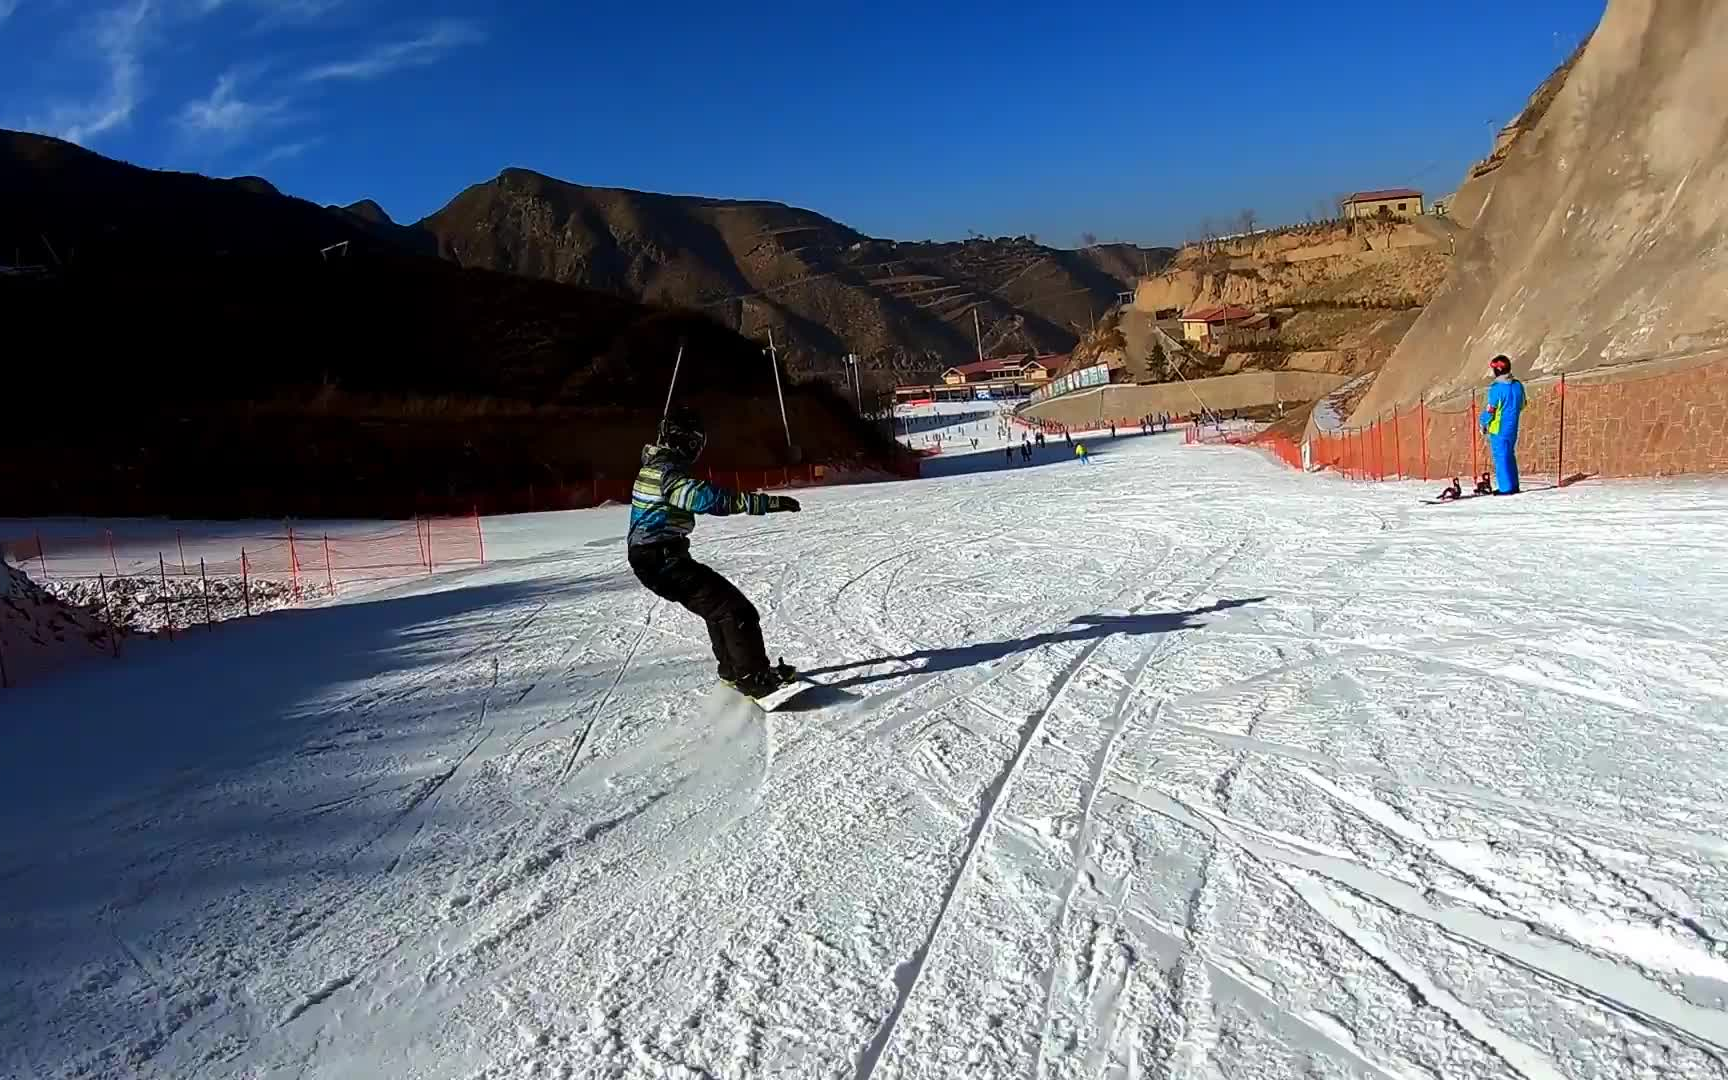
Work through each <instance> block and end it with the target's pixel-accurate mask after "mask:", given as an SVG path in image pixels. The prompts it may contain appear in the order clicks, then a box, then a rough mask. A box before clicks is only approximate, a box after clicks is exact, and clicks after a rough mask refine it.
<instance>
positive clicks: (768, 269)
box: [418, 169, 1170, 372]
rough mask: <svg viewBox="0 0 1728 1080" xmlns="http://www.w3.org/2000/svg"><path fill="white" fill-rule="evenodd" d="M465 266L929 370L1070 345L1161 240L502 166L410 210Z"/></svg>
mask: <svg viewBox="0 0 1728 1080" xmlns="http://www.w3.org/2000/svg"><path fill="white" fill-rule="evenodd" d="M418 227H419V228H420V229H422V230H425V231H426V232H427V233H429V234H431V235H432V236H433V237H435V239H436V245H437V250H438V252H439V253H440V254H442V255H443V256H445V257H446V258H449V259H452V260H454V261H456V262H458V263H460V264H461V265H463V266H470V267H485V268H488V269H493V270H506V271H510V272H513V273H518V274H526V275H529V276H533V277H541V278H549V279H551V280H553V281H559V282H564V283H569V284H579V285H585V286H588V287H590V288H596V289H602V290H606V291H608V292H613V293H617V294H620V295H624V296H629V297H633V298H637V299H642V300H648V301H654V302H664V303H672V304H677V305H680V306H685V307H691V308H696V309H698V310H701V311H705V312H708V313H710V314H711V315H713V316H714V317H715V318H717V319H719V320H720V321H721V322H722V323H724V324H725V325H727V326H730V327H732V328H733V329H735V330H737V331H738V332H739V333H741V334H743V335H745V336H747V337H750V338H753V339H756V340H764V339H766V338H767V336H768V335H769V332H770V331H772V332H773V334H774V336H775V338H776V340H777V341H778V342H780V343H782V344H784V345H786V346H787V347H788V349H789V355H788V361H789V363H790V364H791V365H792V366H793V367H795V368H798V369H803V370H821V371H833V370H835V369H836V368H837V366H838V363H839V358H840V357H841V356H843V355H845V354H846V353H849V352H852V353H857V354H859V355H860V356H862V357H863V358H864V359H865V361H866V363H867V364H868V365H870V366H873V367H883V368H893V369H897V370H900V371H924V372H929V371H934V370H939V369H940V368H942V367H945V366H947V365H949V364H951V363H954V362H957V361H959V360H963V359H965V358H966V357H968V356H969V355H971V354H973V353H974V352H975V351H976V349H977V340H976V338H975V336H974V324H973V313H974V312H976V313H977V316H978V322H979V325H980V327H981V328H982V330H983V334H984V339H985V347H986V349H988V350H995V349H997V348H1003V347H1012V348H1017V349H1018V348H1024V347H1025V343H1026V342H1027V341H1030V342H1032V343H1033V344H1035V345H1036V346H1037V347H1038V348H1039V349H1041V350H1046V351H1064V350H1067V349H1069V348H1072V347H1073V345H1074V344H1075V342H1076V340H1077V338H1078V334H1079V333H1080V332H1081V331H1084V330H1085V329H1087V328H1088V327H1089V325H1090V324H1091V320H1092V319H1093V318H1094V317H1095V316H1096V315H1098V314H1101V313H1102V312H1103V311H1104V310H1105V309H1107V308H1108V307H1110V306H1111V305H1113V304H1114V303H1115V302H1116V300H1117V296H1118V294H1119V293H1121V292H1123V291H1126V290H1128V289H1131V288H1132V287H1133V276H1134V275H1136V274H1138V273H1139V272H1140V266H1141V264H1142V259H1143V257H1144V260H1145V263H1146V264H1148V265H1150V267H1151V269H1154V270H1156V269H1158V268H1159V267H1160V266H1161V265H1162V264H1163V263H1164V262H1165V261H1167V260H1168V258H1169V255H1170V251H1169V249H1145V250H1144V251H1142V250H1141V249H1138V248H1133V247H1131V246H1130V245H1100V246H1096V247H1093V248H1088V249H1085V250H1084V251H1065V250H1060V249H1055V248H1049V247H1044V246H1042V245H1040V244H1038V243H1036V242H1034V241H1033V240H1031V239H1029V238H1026V237H999V238H996V239H993V240H989V239H982V238H975V239H972V240H967V241H963V242H953V243H935V242H917V243H912V242H902V241H893V240H879V239H873V238H871V237H868V236H865V235H864V234H862V233H860V232H858V231H857V230H855V229H851V228H849V227H847V226H845V225H843V224H841V223H839V222H837V221H834V220H832V219H830V218H826V217H824V216H822V215H821V214H817V213H814V212H812V211H809V210H803V209H799V208H797V207H793V206H786V205H784V204H782V203H776V202H761V201H744V200H730V199H708V198H697V197H692V196H679V195H660V194H653V193H649V192H642V191H630V190H624V189H619V188H595V187H584V186H581V185H578V184H569V183H564V182H562V181H559V180H554V179H552V178H550V177H547V176H543V175H541V174H539V173H534V172H529V171H527V170H523V169H506V170H505V171H504V172H502V173H500V174H499V175H498V177H497V178H496V179H494V180H491V181H488V182H486V183H483V184H477V185H475V186H473V187H470V188H469V189H467V190H466V191H464V192H462V193H461V194H460V195H458V196H457V197H456V198H455V199H453V200H451V202H450V203H449V204H448V205H447V206H445V207H444V208H443V209H441V210H439V211H438V212H437V213H435V214H432V215H431V216H430V217H427V218H425V219H424V220H422V221H420V222H419V225H418Z"/></svg>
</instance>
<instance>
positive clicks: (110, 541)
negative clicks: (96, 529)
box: [102, 529, 120, 577]
mask: <svg viewBox="0 0 1728 1080" xmlns="http://www.w3.org/2000/svg"><path fill="white" fill-rule="evenodd" d="M102 531H103V532H104V533H106V534H107V536H108V565H109V566H112V567H113V568H114V576H115V577H119V576H120V560H119V559H117V558H115V557H114V530H113V529H103V530H102Z"/></svg>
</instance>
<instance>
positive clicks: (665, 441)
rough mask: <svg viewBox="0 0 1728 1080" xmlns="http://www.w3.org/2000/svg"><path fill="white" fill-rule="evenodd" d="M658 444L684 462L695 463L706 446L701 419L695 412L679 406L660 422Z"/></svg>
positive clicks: (705, 436)
mask: <svg viewBox="0 0 1728 1080" xmlns="http://www.w3.org/2000/svg"><path fill="white" fill-rule="evenodd" d="M658 442H659V444H660V445H661V446H664V447H665V448H666V449H668V450H670V451H672V452H673V453H674V454H677V455H678V456H679V457H681V458H683V459H684V460H686V461H695V460H696V459H697V458H698V457H699V456H701V454H702V447H704V446H706V445H707V443H708V436H707V435H706V434H705V433H704V432H703V430H702V418H701V417H700V416H697V415H696V410H694V409H690V408H686V407H684V406H679V407H678V408H676V409H673V410H672V411H671V412H669V413H667V414H666V418H665V419H663V420H661V421H660V438H659V440H658Z"/></svg>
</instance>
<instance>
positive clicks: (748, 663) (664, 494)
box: [628, 408, 801, 698]
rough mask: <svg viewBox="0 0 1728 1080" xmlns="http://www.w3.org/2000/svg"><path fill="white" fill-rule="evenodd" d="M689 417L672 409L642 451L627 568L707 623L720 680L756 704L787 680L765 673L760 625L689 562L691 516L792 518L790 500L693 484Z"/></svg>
mask: <svg viewBox="0 0 1728 1080" xmlns="http://www.w3.org/2000/svg"><path fill="white" fill-rule="evenodd" d="M707 441H708V440H707V435H706V434H705V433H704V431H703V427H702V421H701V419H700V418H699V417H698V416H697V415H696V414H695V412H693V411H691V410H689V409H685V408H679V409H674V410H672V412H670V413H669V414H667V416H666V418H665V419H664V420H662V421H661V423H660V433H659V436H658V438H657V439H656V440H655V441H654V442H652V443H650V444H649V445H647V446H644V447H643V448H642V470H641V471H640V472H638V473H637V474H636V483H635V486H634V487H632V488H631V491H630V537H629V541H628V543H629V560H630V569H631V570H633V571H635V574H636V579H637V580H638V581H640V582H641V583H642V584H643V585H645V586H647V588H648V591H649V592H652V593H653V594H654V595H655V596H658V597H660V598H661V599H664V600H670V601H672V602H673V603H675V604H680V605H682V606H683V607H684V608H685V609H686V610H688V611H690V612H691V613H693V614H695V615H700V616H701V617H702V619H703V620H704V621H705V622H707V624H708V639H709V642H710V643H711V644H712V646H713V649H714V660H715V663H716V666H717V670H718V673H719V675H720V680H721V681H722V682H724V683H727V684H729V685H731V686H735V687H737V688H738V689H739V690H740V691H742V692H743V693H744V694H746V695H748V696H750V697H753V698H760V697H765V696H767V695H768V694H770V693H772V692H773V691H774V690H776V689H778V688H779V687H780V686H781V685H782V684H783V683H785V682H786V681H788V680H789V679H790V677H791V672H790V669H788V668H786V667H784V665H781V666H770V665H769V663H768V652H767V649H766V648H764V647H763V644H762V621H761V617H760V616H759V615H758V614H757V612H756V607H755V605H753V604H751V603H750V601H749V599H748V598H747V597H745V595H744V594H743V593H742V592H740V591H739V590H738V587H737V586H736V585H734V584H732V583H731V582H730V581H728V580H726V579H725V578H724V577H722V576H720V574H719V573H718V572H717V571H715V570H713V569H711V568H710V567H707V566H704V565H702V564H701V563H699V562H697V561H696V560H695V559H692V558H691V557H690V533H691V531H692V530H694V529H695V528H696V515H697V514H716V515H726V514H750V515H753V516H754V515H761V514H777V513H797V512H798V511H799V510H800V509H801V507H800V506H799V505H798V500H797V499H794V498H792V497H791V496H789V495H766V494H763V493H762V492H739V491H731V490H728V489H726V488H723V487H720V486H719V485H716V484H711V483H708V482H706V481H703V480H698V479H696V478H695V477H693V476H691V475H690V469H691V467H692V466H693V465H694V464H695V462H696V459H697V457H699V456H700V455H701V453H702V448H703V446H704V445H705V444H706V443H707Z"/></svg>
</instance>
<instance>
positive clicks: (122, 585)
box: [41, 576, 330, 634]
mask: <svg viewBox="0 0 1728 1080" xmlns="http://www.w3.org/2000/svg"><path fill="white" fill-rule="evenodd" d="M41 588H42V589H43V590H44V591H45V592H47V593H49V594H51V595H53V596H55V597H57V598H59V599H60V600H62V601H64V602H65V603H67V604H70V605H72V606H73V607H79V608H84V609H86V610H88V611H90V612H92V613H96V614H99V615H100V616H101V617H102V618H104V619H105V620H107V621H110V622H112V623H113V624H114V625H116V626H119V627H122V628H123V629H124V630H126V631H129V632H132V633H140V634H154V633H158V632H160V631H163V630H166V629H168V628H169V627H170V626H172V627H173V629H175V630H184V629H186V628H188V627H192V626H203V625H206V624H208V623H217V622H223V621H225V620H228V619H238V618H242V617H244V616H246V615H261V614H263V613H264V612H266V611H277V610H279V609H281V608H285V607H291V606H293V605H294V604H296V603H302V602H304V601H307V600H318V599H323V598H324V597H326V596H328V595H330V591H329V589H328V588H327V587H326V586H324V585H321V584H315V583H312V582H302V583H301V584H300V595H299V597H298V598H297V597H296V596H295V594H294V587H293V585H291V584H290V583H289V582H286V581H277V580H275V579H273V578H254V579H252V580H250V581H247V580H244V579H242V578H238V577H213V578H210V579H209V581H208V582H201V581H200V580H199V579H197V578H183V577H171V578H168V579H167V581H166V583H164V581H163V580H162V579H161V578H159V577H148V576H137V577H117V578H110V579H108V580H107V581H106V582H102V583H98V582H95V581H89V580H86V579H74V580H64V579H55V580H53V581H50V582H48V583H46V584H45V585H43V586H41ZM104 590H106V593H104Z"/></svg>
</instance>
